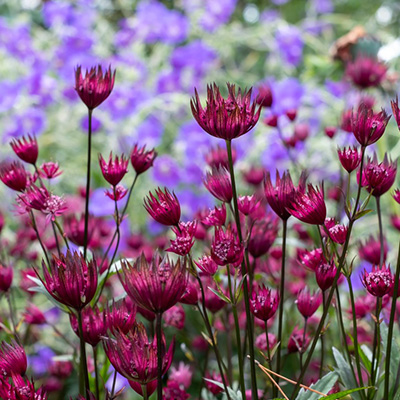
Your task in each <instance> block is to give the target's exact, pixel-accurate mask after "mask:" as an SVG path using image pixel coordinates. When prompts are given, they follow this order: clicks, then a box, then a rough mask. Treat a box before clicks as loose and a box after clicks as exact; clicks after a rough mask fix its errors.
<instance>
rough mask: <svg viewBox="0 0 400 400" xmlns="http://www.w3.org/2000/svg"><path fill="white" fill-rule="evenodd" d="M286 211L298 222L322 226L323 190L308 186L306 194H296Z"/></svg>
mask: <svg viewBox="0 0 400 400" xmlns="http://www.w3.org/2000/svg"><path fill="white" fill-rule="evenodd" d="M286 209H287V211H288V212H289V213H290V214H292V215H293V216H294V217H296V218H297V219H299V220H300V221H303V222H306V223H307V224H312V225H323V224H324V222H325V218H326V206H325V199H324V188H323V186H322V188H315V187H314V186H313V185H311V184H309V185H308V187H307V193H302V192H300V191H298V192H296V194H295V196H294V198H293V200H292V202H291V203H290V205H289V206H288V207H287V208H286Z"/></svg>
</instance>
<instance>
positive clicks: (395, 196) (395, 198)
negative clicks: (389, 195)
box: [393, 189, 400, 204]
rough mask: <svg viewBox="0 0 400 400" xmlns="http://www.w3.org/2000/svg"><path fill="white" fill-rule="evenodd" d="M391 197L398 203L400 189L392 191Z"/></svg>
mask: <svg viewBox="0 0 400 400" xmlns="http://www.w3.org/2000/svg"><path fill="white" fill-rule="evenodd" d="M393 198H394V200H396V202H397V203H398V204H400V189H396V190H395V191H394V193H393Z"/></svg>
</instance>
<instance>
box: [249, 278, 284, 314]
mask: <svg viewBox="0 0 400 400" xmlns="http://www.w3.org/2000/svg"><path fill="white" fill-rule="evenodd" d="M278 305H279V293H278V292H277V291H272V290H271V289H268V288H266V287H265V286H264V285H260V286H259V287H258V288H257V290H254V291H253V293H252V294H251V298H250V311H251V312H252V313H253V314H254V316H255V317H256V318H259V319H261V320H263V321H268V320H269V319H270V318H272V317H273V316H274V315H275V313H276V310H277V309H278Z"/></svg>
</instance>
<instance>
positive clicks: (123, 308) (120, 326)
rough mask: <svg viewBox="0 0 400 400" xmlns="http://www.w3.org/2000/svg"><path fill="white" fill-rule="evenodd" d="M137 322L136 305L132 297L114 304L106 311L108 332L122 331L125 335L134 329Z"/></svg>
mask: <svg viewBox="0 0 400 400" xmlns="http://www.w3.org/2000/svg"><path fill="white" fill-rule="evenodd" d="M135 320H136V305H135V303H134V302H133V301H132V300H131V298H130V297H128V296H127V297H125V298H124V299H123V300H120V301H117V302H114V300H113V303H112V305H111V306H109V307H108V308H107V309H106V311H105V323H106V328H107V330H110V331H111V332H115V331H120V332H122V333H124V334H125V335H126V334H127V333H128V332H129V331H130V330H131V329H132V328H133V326H134V324H135Z"/></svg>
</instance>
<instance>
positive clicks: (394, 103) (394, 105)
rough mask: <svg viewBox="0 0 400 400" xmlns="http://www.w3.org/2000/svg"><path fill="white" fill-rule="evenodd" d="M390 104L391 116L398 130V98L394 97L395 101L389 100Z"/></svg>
mask: <svg viewBox="0 0 400 400" xmlns="http://www.w3.org/2000/svg"><path fill="white" fill-rule="evenodd" d="M390 104H391V106H392V111H393V116H394V119H395V120H396V123H397V127H398V128H399V130H400V109H399V98H398V96H396V100H391V101H390Z"/></svg>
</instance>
